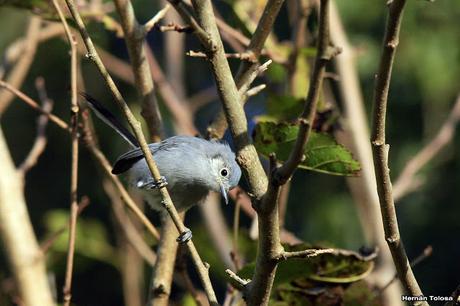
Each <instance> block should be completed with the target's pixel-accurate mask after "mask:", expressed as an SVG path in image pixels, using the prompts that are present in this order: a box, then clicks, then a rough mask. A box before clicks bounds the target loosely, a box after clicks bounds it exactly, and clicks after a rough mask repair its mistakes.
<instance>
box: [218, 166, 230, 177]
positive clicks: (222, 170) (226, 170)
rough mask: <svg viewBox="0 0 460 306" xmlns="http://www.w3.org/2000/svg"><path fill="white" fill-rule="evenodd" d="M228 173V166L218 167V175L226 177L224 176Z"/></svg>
mask: <svg viewBox="0 0 460 306" xmlns="http://www.w3.org/2000/svg"><path fill="white" fill-rule="evenodd" d="M228 174H229V171H228V168H222V169H220V175H221V176H223V177H226V176H228Z"/></svg>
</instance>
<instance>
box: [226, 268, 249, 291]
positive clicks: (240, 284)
mask: <svg viewBox="0 0 460 306" xmlns="http://www.w3.org/2000/svg"><path fill="white" fill-rule="evenodd" d="M225 273H227V275H228V277H229V278H230V280H231V282H232V284H233V286H234V287H236V288H238V289H240V290H244V288H245V287H246V286H247V285H248V284H249V283H250V282H251V280H250V279H244V278H241V277H239V276H238V275H237V274H236V273H235V272H233V271H232V270H230V269H226V270H225Z"/></svg>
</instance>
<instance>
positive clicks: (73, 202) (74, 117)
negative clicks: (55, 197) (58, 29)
mask: <svg viewBox="0 0 460 306" xmlns="http://www.w3.org/2000/svg"><path fill="white" fill-rule="evenodd" d="M53 5H54V7H55V9H56V11H57V12H58V14H59V18H60V19H61V22H62V25H63V26H64V30H65V33H66V36H67V40H68V42H69V45H70V84H71V95H72V97H71V104H70V114H71V115H70V122H71V124H70V127H71V138H72V151H71V154H72V155H71V170H70V220H69V224H70V225H69V242H68V245H69V246H68V250H67V263H66V272H65V282H64V287H63V289H62V291H63V295H64V297H63V298H64V306H69V305H70V300H71V297H72V291H71V290H72V274H73V264H74V261H73V260H74V254H75V235H76V228H77V218H78V193H77V192H78V191H77V188H78V113H79V108H78V100H77V41H76V40H75V38H74V36H73V35H72V32H71V31H70V28H69V26H68V24H67V21H66V19H65V16H64V14H63V12H62V11H61V8H60V6H59V3H57V0H53Z"/></svg>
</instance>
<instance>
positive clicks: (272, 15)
mask: <svg viewBox="0 0 460 306" xmlns="http://www.w3.org/2000/svg"><path fill="white" fill-rule="evenodd" d="M283 3H284V1H283V0H269V1H267V4H266V5H265V8H264V11H263V13H262V17H261V18H260V20H259V23H258V24H257V28H256V30H255V32H254V35H253V36H252V38H251V42H250V43H249V46H248V49H247V51H246V52H251V53H253V54H254V57H255V58H256V59H258V58H259V56H260V54H261V52H262V49H263V47H264V45H265V41H266V40H267V38H268V35H269V34H270V33H271V32H272V30H273V25H274V23H275V20H276V17H277V16H278V13H279V11H280V9H281V6H282V5H283ZM257 66H258V64H257V63H247V62H242V63H241V64H240V67H239V69H238V73H237V76H236V80H237V81H236V83H237V86H238V88H241V87H242V86H243V85H244V84H245V83H248V80H249V79H248V78H249V77H250V76H251V74H252V73H253V71H254V70H256V69H257Z"/></svg>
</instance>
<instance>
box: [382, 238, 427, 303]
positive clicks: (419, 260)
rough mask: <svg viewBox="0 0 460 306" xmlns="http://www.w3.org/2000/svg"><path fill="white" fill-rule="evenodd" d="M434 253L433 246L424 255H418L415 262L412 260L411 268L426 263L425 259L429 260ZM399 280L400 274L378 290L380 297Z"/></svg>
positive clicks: (424, 251)
mask: <svg viewBox="0 0 460 306" xmlns="http://www.w3.org/2000/svg"><path fill="white" fill-rule="evenodd" d="M432 253H433V247H432V246H431V245H429V246H427V247H426V248H425V249H424V250H423V252H422V254H420V255H418V256H417V257H416V258H414V259H413V260H411V262H410V266H411V268H414V267H415V266H416V265H418V264H419V263H421V262H422V261H424V260H425V259H427V258H428V257H430V256H431V254H432ZM397 279H398V274H397V273H395V274H394V276H393V278H392V279H391V280H390V281H389V282H388V283H387V284H386V285H385V286H383V287H382V288H380V289H379V290H378V292H379V295H381V294H382V293H383V292H384V291H385V290H386V289H387V288H388V287H390V286H391V284H393V283H394V282H395V280H397Z"/></svg>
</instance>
